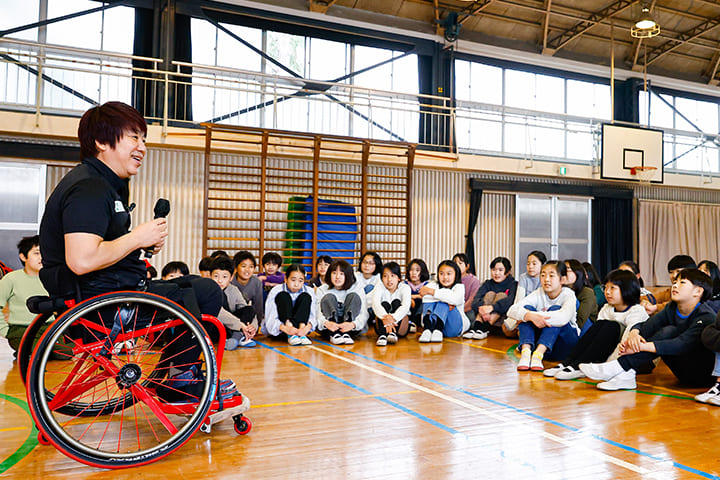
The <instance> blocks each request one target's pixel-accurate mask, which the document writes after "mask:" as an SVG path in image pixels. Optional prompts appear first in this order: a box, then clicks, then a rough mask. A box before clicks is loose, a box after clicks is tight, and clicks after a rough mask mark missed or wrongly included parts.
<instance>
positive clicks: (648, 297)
mask: <svg viewBox="0 0 720 480" xmlns="http://www.w3.org/2000/svg"><path fill="white" fill-rule="evenodd" d="M618 269H619V270H626V271H628V272H632V273H633V275H635V277H636V278H637V279H638V282H639V283H640V305H642V306H643V308H644V309H645V311H646V312H647V314H648V315H652V314H653V313H655V312H656V311H657V307H656V306H655V305H656V304H657V299H656V298H655V295H653V294H652V292H651V291H650V290H648V289H647V288H645V282H644V281H643V279H642V276H641V275H640V267H639V266H638V264H637V263H635V262H633V261H632V260H625V261H624V262H622V263H621V264H620V265H619V266H618Z"/></svg>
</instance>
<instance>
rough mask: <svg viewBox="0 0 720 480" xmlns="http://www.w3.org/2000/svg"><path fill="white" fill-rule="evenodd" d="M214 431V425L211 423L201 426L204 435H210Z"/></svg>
mask: <svg viewBox="0 0 720 480" xmlns="http://www.w3.org/2000/svg"><path fill="white" fill-rule="evenodd" d="M211 430H212V424H211V423H210V422H207V423H202V424H200V431H201V432H202V433H210V431H211Z"/></svg>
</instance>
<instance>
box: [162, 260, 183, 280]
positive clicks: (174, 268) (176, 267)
mask: <svg viewBox="0 0 720 480" xmlns="http://www.w3.org/2000/svg"><path fill="white" fill-rule="evenodd" d="M175 272H180V273H181V274H183V275H190V269H189V268H188V266H187V264H186V263H185V262H180V261H175V262H168V263H167V265H165V266H164V267H163V268H162V272H160V276H161V277H165V276H167V275H169V274H171V273H175Z"/></svg>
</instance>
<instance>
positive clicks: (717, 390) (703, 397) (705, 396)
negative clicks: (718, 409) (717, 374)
mask: <svg viewBox="0 0 720 480" xmlns="http://www.w3.org/2000/svg"><path fill="white" fill-rule="evenodd" d="M718 395H720V382H719V383H716V384H715V385H713V386H712V387H710V390H708V391H707V392H705V393H701V394H699V395H695V400H697V401H698V402H700V403H708V400H710V399H711V398H712V397H716V396H718Z"/></svg>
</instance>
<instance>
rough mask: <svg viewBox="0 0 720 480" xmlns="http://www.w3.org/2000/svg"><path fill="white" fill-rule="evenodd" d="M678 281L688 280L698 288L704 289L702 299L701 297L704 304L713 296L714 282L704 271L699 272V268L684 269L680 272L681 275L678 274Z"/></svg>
mask: <svg viewBox="0 0 720 480" xmlns="http://www.w3.org/2000/svg"><path fill="white" fill-rule="evenodd" d="M677 279H678V280H687V281H688V282H690V283H692V284H693V285H695V286H696V287H700V288H702V289H703V294H702V297H700V301H701V302H704V301H705V300H707V299H708V298H710V296H711V295H712V280H711V279H710V276H709V275H708V274H707V273H705V272H703V271H702V270H698V269H697V268H683V269H682V270H680V273H678V277H677Z"/></svg>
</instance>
